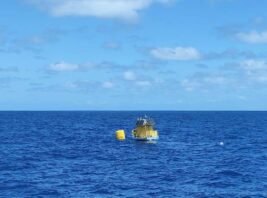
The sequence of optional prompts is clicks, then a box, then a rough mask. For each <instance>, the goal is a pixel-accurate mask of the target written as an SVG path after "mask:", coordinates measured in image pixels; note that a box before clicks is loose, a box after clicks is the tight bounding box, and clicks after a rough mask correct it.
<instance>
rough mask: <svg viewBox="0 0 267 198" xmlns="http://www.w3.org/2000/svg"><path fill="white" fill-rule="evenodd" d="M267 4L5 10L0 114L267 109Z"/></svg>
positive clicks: (64, 2)
mask: <svg viewBox="0 0 267 198" xmlns="http://www.w3.org/2000/svg"><path fill="white" fill-rule="evenodd" d="M266 7H267V1H257V2H256V1H253V0H246V1H243V0H242V1H241V0H9V1H2V2H1V3H0V94H1V95H0V110H267V103H266V100H267V86H266V85H267V59H266V57H267V48H266V45H267V13H266Z"/></svg>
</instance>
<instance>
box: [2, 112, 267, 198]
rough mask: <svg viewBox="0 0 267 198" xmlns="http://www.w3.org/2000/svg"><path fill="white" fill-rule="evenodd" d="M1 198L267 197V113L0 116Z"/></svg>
mask: <svg viewBox="0 0 267 198" xmlns="http://www.w3.org/2000/svg"><path fill="white" fill-rule="evenodd" d="M145 114H146V115H149V116H151V117H153V118H154V120H155V121H156V129H157V130H158V131H159V136H160V140H159V141H158V142H157V143H150V144H148V143H144V142H137V141H134V140H132V139H131V130H132V129H133V127H134V126H135V121H136V118H137V117H138V116H143V115H145ZM118 129H124V130H125V131H126V132H127V139H126V140H125V141H121V142H119V141H117V140H116V139H115V131H116V130H118ZM0 197H12V198H13V197H19V198H22V197H34V198H35V197H101V198H102V197H104V198H105V197H166V198H167V197H222V198H225V197H226V198H227V197H230V198H234V197H244V198H249V197H251V198H252V197H255V198H258V197H259V198H260V197H267V112H167V111H166V112H164V111H162V112H157V111H154V112H138V111H136V112H126V111H125V112H104V111H103V112H86V111H84V112H78V111H77V112H0Z"/></svg>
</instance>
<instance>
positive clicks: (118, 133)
mask: <svg viewBox="0 0 267 198" xmlns="http://www.w3.org/2000/svg"><path fill="white" fill-rule="evenodd" d="M116 138H117V140H125V132H124V130H117V131H116Z"/></svg>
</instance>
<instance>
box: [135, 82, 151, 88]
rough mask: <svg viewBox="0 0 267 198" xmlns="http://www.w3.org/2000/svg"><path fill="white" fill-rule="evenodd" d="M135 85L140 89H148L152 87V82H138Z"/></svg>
mask: <svg viewBox="0 0 267 198" xmlns="http://www.w3.org/2000/svg"><path fill="white" fill-rule="evenodd" d="M135 84H136V85H137V86H140V87H147V86H150V85H151V82H150V81H148V80H143V81H137V82H136V83H135Z"/></svg>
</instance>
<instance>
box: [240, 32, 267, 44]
mask: <svg viewBox="0 0 267 198" xmlns="http://www.w3.org/2000/svg"><path fill="white" fill-rule="evenodd" d="M236 37H237V39H239V40H240V41H243V42H246V43H252V44H256V43H267V30H265V31H262V32H257V31H251V32H246V33H245V32H239V33H236Z"/></svg>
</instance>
